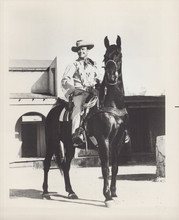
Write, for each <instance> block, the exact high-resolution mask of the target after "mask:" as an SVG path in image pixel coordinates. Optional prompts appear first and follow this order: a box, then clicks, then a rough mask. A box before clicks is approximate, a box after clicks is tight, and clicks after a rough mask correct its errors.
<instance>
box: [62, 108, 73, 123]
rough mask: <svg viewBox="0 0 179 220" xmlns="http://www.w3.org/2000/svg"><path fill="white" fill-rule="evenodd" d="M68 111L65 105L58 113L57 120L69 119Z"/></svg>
mask: <svg viewBox="0 0 179 220" xmlns="http://www.w3.org/2000/svg"><path fill="white" fill-rule="evenodd" d="M70 120H71V119H70V112H69V110H67V109H66V108H65V107H64V108H63V109H62V111H61V113H60V115H59V121H61V122H62V121H70Z"/></svg>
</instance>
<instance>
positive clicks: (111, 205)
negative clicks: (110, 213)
mask: <svg viewBox="0 0 179 220" xmlns="http://www.w3.org/2000/svg"><path fill="white" fill-rule="evenodd" d="M115 205H116V204H115V201H114V200H108V201H105V206H106V207H107V208H112V207H114V206H115Z"/></svg>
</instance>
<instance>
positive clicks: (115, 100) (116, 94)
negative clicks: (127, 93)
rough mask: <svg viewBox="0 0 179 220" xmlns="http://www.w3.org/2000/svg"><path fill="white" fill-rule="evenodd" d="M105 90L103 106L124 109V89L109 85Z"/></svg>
mask: <svg viewBox="0 0 179 220" xmlns="http://www.w3.org/2000/svg"><path fill="white" fill-rule="evenodd" d="M105 87H106V88H104V90H106V91H104V97H103V105H104V106H105V107H113V108H117V109H122V108H124V94H123V88H122V87H121V86H120V85H119V84H117V85H107V86H105Z"/></svg>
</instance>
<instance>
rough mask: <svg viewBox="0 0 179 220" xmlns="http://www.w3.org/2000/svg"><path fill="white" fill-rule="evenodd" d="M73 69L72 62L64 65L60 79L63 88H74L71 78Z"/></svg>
mask: <svg viewBox="0 0 179 220" xmlns="http://www.w3.org/2000/svg"><path fill="white" fill-rule="evenodd" d="M75 71H76V69H75V65H74V64H71V65H68V66H67V67H66V69H65V72H64V75H63V77H62V80H61V84H62V87H63V88H64V89H65V90H68V89H73V88H75V87H74V79H73V75H74V74H75Z"/></svg>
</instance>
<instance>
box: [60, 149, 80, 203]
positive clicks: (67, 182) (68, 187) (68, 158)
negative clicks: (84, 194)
mask: <svg viewBox="0 0 179 220" xmlns="http://www.w3.org/2000/svg"><path fill="white" fill-rule="evenodd" d="M74 153H75V148H74V147H73V146H71V148H70V149H69V148H67V151H66V155H65V156H66V161H64V166H63V172H64V180H65V190H66V192H68V198H70V199H78V196H77V195H76V194H75V192H74V191H73V189H72V186H71V181H70V175H69V171H70V165H71V161H72V159H73V157H74Z"/></svg>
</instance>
